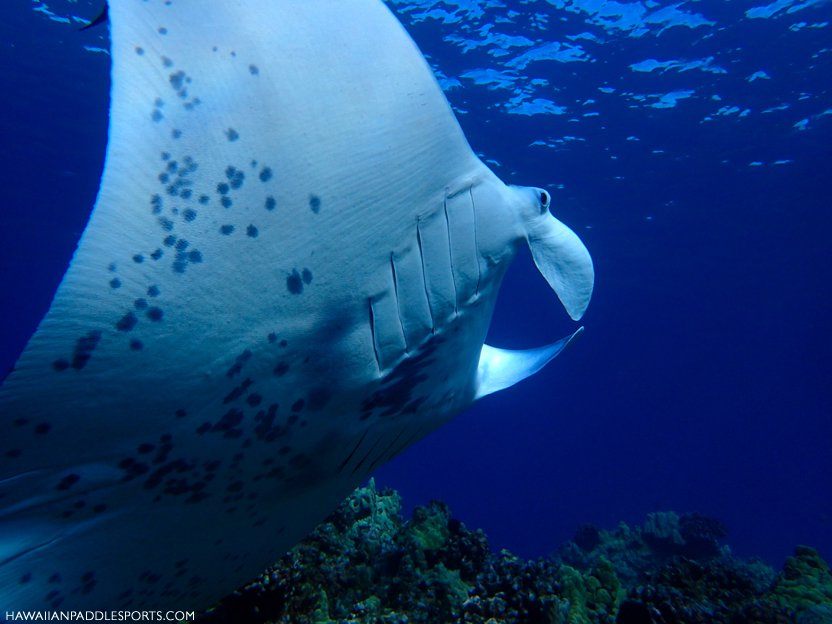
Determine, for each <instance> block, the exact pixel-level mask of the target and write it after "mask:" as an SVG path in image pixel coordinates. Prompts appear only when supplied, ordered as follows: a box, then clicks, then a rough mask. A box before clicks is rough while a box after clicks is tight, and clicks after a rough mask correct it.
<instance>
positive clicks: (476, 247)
mask: <svg viewBox="0 0 832 624" xmlns="http://www.w3.org/2000/svg"><path fill="white" fill-rule="evenodd" d="M468 195H470V197H471V212H472V213H474V256H475V257H476V259H477V290H476V291H475V292H476V294H477V295H479V294H480V282H481V281H482V266H481V265H480V243H479V236H478V234H477V205H476V204H475V203H474V187H473V186H472V187H470V188H469V189H468Z"/></svg>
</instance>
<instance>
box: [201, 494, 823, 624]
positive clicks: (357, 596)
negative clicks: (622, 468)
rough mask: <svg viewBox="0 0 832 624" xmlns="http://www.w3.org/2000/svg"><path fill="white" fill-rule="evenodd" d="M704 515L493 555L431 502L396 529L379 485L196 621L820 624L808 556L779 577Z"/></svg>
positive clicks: (818, 588) (392, 504) (396, 506)
mask: <svg viewBox="0 0 832 624" xmlns="http://www.w3.org/2000/svg"><path fill="white" fill-rule="evenodd" d="M725 533H726V532H725V528H724V527H723V526H722V525H721V524H720V523H719V522H717V521H715V520H713V519H710V518H707V517H704V516H701V515H698V514H682V515H679V514H676V513H673V512H660V513H654V514H650V515H649V516H648V517H647V519H646V521H645V522H644V524H643V525H642V526H636V527H629V526H627V525H625V524H621V525H619V526H618V527H617V528H615V529H614V530H612V531H605V530H601V529H598V528H596V527H593V526H590V525H586V526H583V527H580V528H579V529H578V531H577V532H576V534H575V538H574V540H572V541H570V542H568V543H567V544H565V545H564V546H563V547H562V548H561V549H560V551H559V552H558V553H557V554H556V555H555V556H553V557H549V558H540V559H536V560H531V561H529V560H524V559H521V558H518V557H516V556H514V555H512V554H511V553H510V552H508V551H505V550H503V551H501V552H499V553H492V552H491V550H490V548H489V545H488V541H487V539H486V537H485V535H484V534H483V533H482V531H473V530H470V529H468V528H467V527H466V526H465V525H464V524H462V523H461V522H460V521H458V520H455V519H453V518H452V517H451V514H450V511H449V510H448V508H447V506H446V505H444V504H442V503H439V502H432V503H430V504H429V505H428V506H427V507H419V508H417V509H416V510H415V511H414V513H413V516H412V518H411V519H410V520H408V521H405V520H404V519H403V518H402V516H401V499H400V497H399V495H398V494H397V493H396V492H395V491H393V490H389V489H387V490H382V491H378V490H376V488H375V484H374V482H373V481H372V480H371V481H370V483H369V485H368V486H367V487H365V488H361V489H358V490H356V491H355V492H354V493H353V494H352V495H351V496H350V497H349V498H348V499H347V500H346V501H344V503H342V504H341V506H340V507H339V508H338V509H337V510H336V511H335V512H334V513H333V514H332V515H331V516H330V517H329V518H327V520H326V521H325V522H323V523H322V524H321V525H320V526H318V528H317V529H316V530H315V531H314V532H313V533H312V534H311V535H310V536H309V537H307V538H306V539H305V540H304V541H303V542H301V543H300V544H298V545H297V546H296V547H295V548H294V549H292V551H290V552H289V553H287V554H286V555H285V556H284V557H283V558H281V559H280V560H279V561H278V562H277V563H276V564H275V565H274V567H272V568H271V569H269V570H267V571H266V572H265V573H264V574H263V575H262V576H261V578H259V579H258V580H257V581H255V582H253V583H251V584H250V585H248V586H246V587H244V588H241V589H240V590H239V591H237V592H236V593H235V594H233V595H232V596H229V597H227V598H226V599H224V600H223V601H222V602H221V603H220V604H218V605H217V606H216V607H215V608H214V609H212V610H211V611H209V612H208V613H206V614H204V615H203V616H202V618H201V619H202V621H204V622H207V623H215V622H217V623H218V622H234V623H235V624H266V623H274V624H278V623H280V624H288V623H292V624H295V623H297V624H336V623H337V624H342V623H344V624H346V623H350V624H411V623H413V624H416V623H438V622H461V623H464V624H479V623H483V624H499V623H503V622H506V623H508V622H522V623H529V624H538V623H540V624H596V623H597V624H697V623H700V622H701V623H706V622H707V623H709V624H786V623H796V624H825V623H832V574H830V570H829V566H828V565H827V564H826V563H825V562H824V561H823V559H822V558H821V557H820V555H819V554H818V553H817V552H816V551H815V550H813V549H811V548H809V547H806V546H800V547H798V548H797V549H796V551H795V554H794V556H793V557H790V558H789V560H788V561H787V562H786V564H785V566H784V568H783V570H782V571H781V572H780V573H779V574H776V573H775V572H774V570H772V569H771V568H770V567H768V566H767V565H765V564H764V563H762V562H760V561H756V560H743V559H738V558H736V557H734V556H732V555H731V552H730V550H729V549H728V548H727V547H726V546H723V545H721V543H720V540H722V539H723V538H724V536H725Z"/></svg>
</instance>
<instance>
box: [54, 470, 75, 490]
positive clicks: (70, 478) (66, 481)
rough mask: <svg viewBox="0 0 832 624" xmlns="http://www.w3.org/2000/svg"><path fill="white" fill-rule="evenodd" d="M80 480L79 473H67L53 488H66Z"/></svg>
mask: <svg viewBox="0 0 832 624" xmlns="http://www.w3.org/2000/svg"><path fill="white" fill-rule="evenodd" d="M80 480H81V477H80V475H77V474H69V475H67V476H65V477H64V478H63V479H61V481H60V483H58V485H57V486H56V488H55V489H57V490H68V489H69V488H71V487H72V486H73V485H75V484H76V483H78V482H79V481H80Z"/></svg>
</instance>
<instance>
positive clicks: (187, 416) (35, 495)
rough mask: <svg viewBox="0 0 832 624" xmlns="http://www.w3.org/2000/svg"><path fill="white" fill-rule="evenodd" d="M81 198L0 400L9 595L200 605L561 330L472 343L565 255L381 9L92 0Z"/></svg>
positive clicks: (580, 248) (545, 210) (249, 574)
mask: <svg viewBox="0 0 832 624" xmlns="http://www.w3.org/2000/svg"><path fill="white" fill-rule="evenodd" d="M109 19H110V23H111V33H112V48H111V49H112V97H111V110H110V125H109V137H108V143H107V152H106V159H105V166H104V170H103V174H102V179H101V185H100V189H99V194H98V197H97V200H96V204H95V207H94V209H93V212H92V214H91V217H90V220H89V223H88V225H87V227H86V229H85V231H84V233H83V235H82V237H81V239H80V242H79V245H78V248H77V250H76V252H75V254H74V256H73V258H72V261H71V263H70V266H69V268H68V270H67V272H66V275H65V277H64V279H63V281H62V283H61V284H60V287H59V288H58V290H57V293H56V295H55V297H54V300H53V302H52V304H51V307H50V309H49V311H48V313H47V314H46V316H45V318H44V319H43V321H42V322H41V324H40V326H39V328H38V330H37V332H36V333H35V334H34V336H33V337H32V338H31V340H30V341H29V343H28V345H27V346H26V348H25V350H24V352H23V354H22V356H21V357H20V359H19V361H18V362H17V364H16V366H15V369H14V370H13V372H12V373H11V374H10V376H9V377H8V378H7V379H6V380H5V382H4V384H3V386H2V388H1V389H0V605H2V607H3V608H4V609H7V610H19V609H42V608H51V609H81V608H95V609H122V608H123V609H135V608H151V609H156V608H162V607H163V606H170V607H172V608H173V607H176V608H181V607H183V606H188V607H189V608H191V607H194V608H204V607H208V606H210V605H211V604H212V603H213V602H214V601H215V600H217V599H218V598H220V597H222V596H223V595H225V594H227V593H229V592H230V591H232V590H234V589H235V588H236V587H238V586H240V585H241V584H242V583H244V582H246V581H248V580H250V579H251V578H253V577H254V576H256V575H257V574H258V573H259V572H260V571H261V570H262V569H264V568H265V567H267V566H268V565H269V564H270V563H271V562H273V561H274V560H275V559H276V558H277V557H278V556H280V555H281V554H282V553H283V552H285V551H286V550H287V549H289V548H290V547H291V546H292V545H294V544H295V543H296V542H298V541H299V540H300V539H301V538H303V536H304V535H305V534H306V533H308V532H309V531H310V530H311V529H312V528H313V527H314V526H315V525H316V524H317V523H318V522H319V521H321V520H322V519H323V518H324V517H325V516H326V515H327V514H328V513H329V512H331V510H332V509H333V508H334V507H335V506H336V505H337V503H338V502H339V501H340V500H342V499H343V498H344V497H345V496H346V495H347V494H348V493H349V492H350V491H351V490H352V489H354V488H355V487H356V486H357V485H359V484H360V483H361V482H362V481H363V480H364V479H366V477H367V475H368V474H370V473H371V472H372V471H373V470H375V469H376V468H377V467H378V466H380V465H382V464H384V463H385V462H387V461H389V460H390V459H391V458H393V457H394V456H396V455H397V454H398V453H400V452H401V451H402V450H403V449H405V448H406V447H408V446H409V445H411V444H413V443H414V442H415V441H417V440H419V439H420V438H422V437H423V436H425V435H426V434H427V433H429V432H431V431H432V430H434V429H436V428H437V427H439V426H440V425H442V424H443V423H445V422H447V421H448V420H449V419H450V418H452V417H453V416H454V415H456V414H458V413H459V412H460V411H461V410H463V409H465V408H466V407H468V406H470V405H471V404H472V403H473V402H474V401H476V400H478V399H480V398H482V397H484V396H486V395H488V394H490V393H492V392H495V391H498V390H500V389H503V388H506V387H508V386H510V385H512V384H514V383H516V382H518V381H520V380H521V379H523V378H525V377H527V376H529V375H531V374H533V373H535V372H536V371H538V370H539V369H540V368H541V367H542V366H543V365H544V364H546V362H548V361H549V360H550V359H552V358H553V357H554V356H555V355H557V354H558V353H559V352H560V351H561V350H562V349H563V348H564V347H565V346H566V345H567V344H568V343H569V342H570V340H571V339H572V338H573V337H574V335H576V334H577V333H578V332H580V329H579V330H578V331H577V332H575V334H573V335H572V336H569V337H567V338H565V339H563V340H560V341H558V342H555V343H554V344H551V345H548V346H544V347H540V348H537V349H532V350H528V351H508V350H503V349H498V348H494V347H491V346H488V345H485V344H484V340H485V337H486V332H487V330H488V326H489V323H490V320H491V316H492V311H493V309H494V305H495V300H496V297H497V293H498V290H499V287H500V283H501V281H502V279H503V276H504V275H505V272H506V269H507V267H508V266H509V264H510V263H511V261H512V259H513V258H514V257H515V255H516V254H517V252H518V250H520V249H521V248H522V247H523V246H524V245H528V248H529V249H530V250H531V255H532V258H533V260H534V262H535V264H536V265H537V267H538V268H539V270H540V272H541V273H542V275H543V277H544V278H545V279H546V281H547V282H548V283H549V284H550V285H551V287H552V289H553V290H554V292H555V293H556V294H557V296H558V297H559V299H560V301H561V302H562V303H563V305H564V307H565V309H566V311H567V313H568V314H569V315H570V316H571V317H572V318H573V319H575V320H577V319H579V318H580V317H581V315H582V314H583V313H584V310H585V309H586V307H587V304H588V302H589V299H590V295H591V292H592V288H593V279H594V277H593V267H592V262H591V259H590V256H589V253H588V252H587V250H586V248H585V247H584V245H583V244H582V243H581V242H580V240H579V239H578V237H577V236H576V235H575V234H574V233H573V232H572V231H571V230H570V229H568V228H567V227H566V226H565V225H563V224H562V223H560V222H559V221H558V220H557V219H555V218H554V217H553V216H552V214H551V212H550V196H549V194H548V193H547V192H546V191H545V190H542V189H539V188H529V187H518V186H509V185H506V184H504V183H503V182H502V181H501V180H500V179H499V178H498V177H497V176H496V175H495V174H494V173H493V172H492V171H491V170H490V169H489V168H488V167H487V166H486V165H485V164H483V162H481V161H480V159H479V158H478V157H477V156H476V155H475V154H474V152H473V151H472V149H471V148H470V146H469V145H468V142H467V141H466V139H465V137H464V135H463V133H462V130H461V129H460V126H459V125H458V123H457V121H456V119H455V117H454V114H453V112H452V110H451V108H450V106H449V104H448V102H447V101H446V99H445V97H444V96H443V93H442V91H441V89H440V87H439V86H438V84H437V82H436V80H435V78H434V76H433V74H432V72H431V69H430V67H429V66H428V64H427V63H426V61H425V59H424V58H423V56H422V55H421V53H420V52H419V50H418V49H417V47H416V45H415V44H414V42H413V41H412V40H411V38H410V37H409V36H408V34H407V33H406V31H405V30H404V29H403V27H402V26H401V25H400V24H399V23H398V21H397V20H396V18H395V17H394V16H393V15H392V14H391V12H390V11H389V10H388V9H387V8H386V7H385V6H384V4H383V3H382V2H381V1H380V0H350V1H349V2H343V1H337V0H302V1H301V0H296V1H295V0H235V1H227V0H200V1H197V0H110V3H109Z"/></svg>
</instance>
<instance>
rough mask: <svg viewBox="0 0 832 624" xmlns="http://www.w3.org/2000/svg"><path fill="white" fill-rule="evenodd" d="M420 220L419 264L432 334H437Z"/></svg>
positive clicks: (417, 232)
mask: <svg viewBox="0 0 832 624" xmlns="http://www.w3.org/2000/svg"><path fill="white" fill-rule="evenodd" d="M419 224H420V220H419V218H418V217H417V218H416V245H417V246H418V247H419V262H420V263H421V264H422V285H423V286H424V288H425V299H426V300H427V302H428V314H430V333H431V334H434V335H435V334H436V319H434V318H433V307H431V305H430V289H429V288H428V271H427V268H426V267H425V250H424V249H423V248H422V229H421V227H420V225H419Z"/></svg>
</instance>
